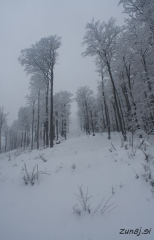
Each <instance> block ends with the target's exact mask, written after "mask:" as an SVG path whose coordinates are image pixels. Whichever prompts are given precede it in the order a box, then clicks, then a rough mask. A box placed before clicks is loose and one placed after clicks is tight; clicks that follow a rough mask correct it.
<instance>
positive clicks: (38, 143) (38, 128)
mask: <svg viewBox="0 0 154 240" xmlns="http://www.w3.org/2000/svg"><path fill="white" fill-rule="evenodd" d="M39 145H40V90H39V91H38V111H37V149H39V147H40V146H39Z"/></svg>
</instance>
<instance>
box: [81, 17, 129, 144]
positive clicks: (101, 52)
mask: <svg viewBox="0 0 154 240" xmlns="http://www.w3.org/2000/svg"><path fill="white" fill-rule="evenodd" d="M86 30H87V31H86V34H85V36H84V41H83V45H86V46H87V48H86V50H85V52H83V56H94V57H95V58H96V57H97V58H99V59H100V60H101V61H102V62H103V64H104V66H105V68H106V70H107V72H108V74H109V78H110V80H111V83H112V89H113V95H114V100H115V106H116V111H117V116H118V120H119V125H120V129H121V132H122V135H123V137H124V140H126V139H127V137H126V130H125V125H124V121H123V118H122V115H121V110H120V106H119V104H120V102H119V99H118V95H117V89H116V86H115V80H114V77H113V70H112V63H113V61H114V57H115V52H116V45H117V41H118V39H119V35H120V33H121V32H122V30H123V28H121V27H118V26H116V24H115V20H114V19H113V18H111V19H110V20H109V22H108V23H105V22H103V23H100V22H99V21H97V22H94V20H92V22H91V23H88V24H87V26H86Z"/></svg>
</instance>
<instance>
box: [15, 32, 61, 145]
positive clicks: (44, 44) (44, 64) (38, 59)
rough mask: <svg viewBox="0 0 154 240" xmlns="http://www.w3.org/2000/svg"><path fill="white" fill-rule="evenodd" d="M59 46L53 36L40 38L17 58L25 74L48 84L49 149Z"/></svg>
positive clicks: (57, 40)
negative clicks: (23, 67) (54, 75)
mask: <svg viewBox="0 0 154 240" xmlns="http://www.w3.org/2000/svg"><path fill="white" fill-rule="evenodd" d="M60 46H61V38H60V37H58V36H56V35H54V36H49V37H46V38H42V39H41V40H40V41H39V42H36V44H35V45H32V47H31V48H27V49H24V50H22V51H21V55H20V57H19V58H18V60H19V62H20V64H21V65H22V66H25V71H26V72H27V74H34V73H35V74H36V73H40V72H41V74H42V75H43V76H44V79H45V81H46V83H47V86H48V85H49V83H50V147H53V139H54V127H53V69H54V66H55V64H56V62H57V58H58V52H57V50H58V49H59V47H60Z"/></svg>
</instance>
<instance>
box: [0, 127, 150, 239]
mask: <svg viewBox="0 0 154 240" xmlns="http://www.w3.org/2000/svg"><path fill="white" fill-rule="evenodd" d="M111 143H112V144H113V146H112V145H111ZM136 144H139V143H138V142H137V143H136ZM114 148H115V149H114ZM146 152H148V153H150V155H152V156H154V149H153V146H151V145H150V146H148V147H147V150H146ZM42 159H45V160H46V162H44V161H43V160H42ZM153 161H154V159H153V158H152V157H151V158H150V163H146V161H145V156H144V154H143V152H142V151H141V150H139V149H137V150H136V153H135V156H133V154H132V152H131V149H130V147H128V149H127V150H125V148H124V147H123V148H121V140H120V135H119V134H118V133H114V134H112V139H111V140H108V139H107V135H106V134H105V133H103V135H96V136H95V137H93V136H89V137H88V136H86V135H83V134H81V133H80V132H77V130H74V133H70V134H69V136H68V140H66V141H62V142H61V144H57V145H54V148H53V149H49V148H48V149H44V150H39V151H38V150H33V151H25V152H19V151H18V152H17V151H12V152H10V153H7V154H1V155H0V239H1V240H102V239H104V240H112V239H114V240H119V239H124V240H125V239H126V240H127V239H131V240H133V239H136V236H137V233H138V237H139V239H150V240H152V239H154V221H153V218H154V193H153V192H152V190H153V187H152V186H151V184H150V182H151V181H152V180H153V179H154V170H153V166H154V165H153ZM24 164H26V167H27V171H28V172H30V171H32V170H33V168H34V166H38V171H43V172H44V173H47V174H39V176H38V180H37V179H36V181H35V183H34V185H33V186H32V185H31V184H30V183H28V184H27V185H26V184H25V182H24V180H23V175H22V174H24V173H23V171H22V168H23V167H24V166H25V165H24ZM145 165H146V166H147V168H148V166H149V165H150V169H151V179H147V180H148V181H146V180H145V178H146V176H145V174H147V172H148V170H147V171H145V169H144V168H145ZM143 166H144V167H143ZM148 173H149V172H148ZM79 189H80V190H82V191H83V194H84V196H85V197H86V195H87V197H90V199H89V202H87V205H89V209H90V211H89V212H90V213H89V212H88V211H83V209H82V206H81V204H80V202H79V201H78V199H77V198H80V196H81V195H80V193H79ZM111 196H112V197H111ZM110 197H111V198H110ZM109 198H110V199H109ZM103 199H104V201H103V202H102V205H101V206H100V207H99V205H100V203H101V201H102V200H103ZM107 200H109V201H108V202H107ZM106 202H107V203H106ZM105 203H106V206H108V208H107V210H106V211H105V212H104V213H103V214H102V212H101V210H102V209H103V206H104V205H105ZM73 209H75V210H73ZM104 209H105V208H104ZM96 210H97V211H96ZM120 229H125V230H130V229H131V230H133V231H135V230H136V229H139V230H136V234H135V232H133V233H130V234H120ZM146 229H148V230H146ZM145 230H146V231H145ZM137 231H138V232H137ZM144 231H145V232H144ZM123 233H125V231H123ZM142 233H147V234H142Z"/></svg>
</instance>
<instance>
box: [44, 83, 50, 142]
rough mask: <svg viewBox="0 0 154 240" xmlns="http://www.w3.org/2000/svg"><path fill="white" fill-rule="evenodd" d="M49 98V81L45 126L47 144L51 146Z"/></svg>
mask: <svg viewBox="0 0 154 240" xmlns="http://www.w3.org/2000/svg"><path fill="white" fill-rule="evenodd" d="M48 98H49V83H48V84H47V89H46V113H45V114H46V119H45V123H44V128H45V140H46V142H45V145H46V147H48V146H49V121H48V118H49V110H48V109H49V107H48Z"/></svg>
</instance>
